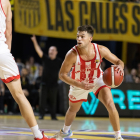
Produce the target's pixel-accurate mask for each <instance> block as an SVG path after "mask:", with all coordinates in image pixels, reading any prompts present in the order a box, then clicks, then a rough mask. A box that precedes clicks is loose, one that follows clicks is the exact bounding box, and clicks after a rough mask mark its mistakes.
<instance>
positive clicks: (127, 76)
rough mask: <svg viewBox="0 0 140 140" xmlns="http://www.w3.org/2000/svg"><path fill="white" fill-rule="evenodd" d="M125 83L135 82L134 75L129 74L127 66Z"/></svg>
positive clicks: (125, 68)
mask: <svg viewBox="0 0 140 140" xmlns="http://www.w3.org/2000/svg"><path fill="white" fill-rule="evenodd" d="M124 82H132V83H133V82H134V80H133V78H132V75H131V74H130V73H129V71H128V68H127V67H126V66H125V67H124Z"/></svg>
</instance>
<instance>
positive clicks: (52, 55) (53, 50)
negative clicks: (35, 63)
mask: <svg viewBox="0 0 140 140" xmlns="http://www.w3.org/2000/svg"><path fill="white" fill-rule="evenodd" d="M48 53H49V57H50V58H51V59H55V58H56V55H57V49H56V47H54V46H52V47H50V48H49V52H48Z"/></svg>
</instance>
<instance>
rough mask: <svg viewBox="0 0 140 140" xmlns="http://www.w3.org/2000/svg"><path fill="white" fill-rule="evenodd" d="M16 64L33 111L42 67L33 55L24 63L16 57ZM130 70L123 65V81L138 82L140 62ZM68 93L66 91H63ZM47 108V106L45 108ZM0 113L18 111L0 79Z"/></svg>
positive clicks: (35, 106)
mask: <svg viewBox="0 0 140 140" xmlns="http://www.w3.org/2000/svg"><path fill="white" fill-rule="evenodd" d="M16 63H17V66H18V68H19V72H20V76H21V85H22V89H23V92H24V94H25V96H26V97H27V99H28V100H29V102H30V103H31V106H32V107H33V109H34V111H35V112H38V110H39V90H40V83H41V76H42V71H43V67H42V65H41V64H39V63H36V62H35V60H34V57H30V58H29V60H27V61H26V62H25V63H22V61H21V59H20V58H17V59H16ZM135 65H136V66H135V67H133V68H132V69H131V70H129V69H128V68H127V66H125V68H124V73H125V77H124V82H131V83H140V62H137V64H135ZM101 68H102V70H103V71H104V70H105V69H106V62H105V61H104V60H103V61H102V64H101ZM65 94H68V93H65ZM46 109H47V108H46ZM0 113H1V114H2V113H9V114H13V113H19V108H18V105H17V104H16V102H15V101H14V99H13V98H12V95H11V94H10V92H9V90H8V88H7V87H6V86H5V84H4V83H3V82H2V81H1V80H0Z"/></svg>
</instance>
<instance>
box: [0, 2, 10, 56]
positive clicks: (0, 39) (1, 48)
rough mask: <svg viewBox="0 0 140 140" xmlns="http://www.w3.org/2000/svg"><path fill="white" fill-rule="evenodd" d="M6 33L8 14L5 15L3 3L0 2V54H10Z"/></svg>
mask: <svg viewBox="0 0 140 140" xmlns="http://www.w3.org/2000/svg"><path fill="white" fill-rule="evenodd" d="M5 31H6V14H5V13H4V10H3V7H2V3H1V0H0V54H3V53H7V52H10V50H9V49H8V45H7V44H6V43H5V42H6V37H5Z"/></svg>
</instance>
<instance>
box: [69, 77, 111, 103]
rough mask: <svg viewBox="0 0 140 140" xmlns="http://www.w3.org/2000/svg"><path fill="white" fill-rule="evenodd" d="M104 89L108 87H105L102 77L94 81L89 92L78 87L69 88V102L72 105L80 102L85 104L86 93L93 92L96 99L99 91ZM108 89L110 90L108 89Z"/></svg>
mask: <svg viewBox="0 0 140 140" xmlns="http://www.w3.org/2000/svg"><path fill="white" fill-rule="evenodd" d="M104 87H108V86H106V85H105V83H104V82H103V78H102V76H100V77H99V78H97V79H96V80H95V81H94V87H93V88H92V89H90V90H84V89H81V88H78V87H73V86H70V90H69V100H70V101H71V102H73V103H76V102H80V101H84V102H86V101H87V97H88V93H90V92H93V93H94V94H95V96H96V97H97V95H98V93H99V91H100V90H101V89H102V88H104ZM108 88H109V89H110V87H108Z"/></svg>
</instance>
